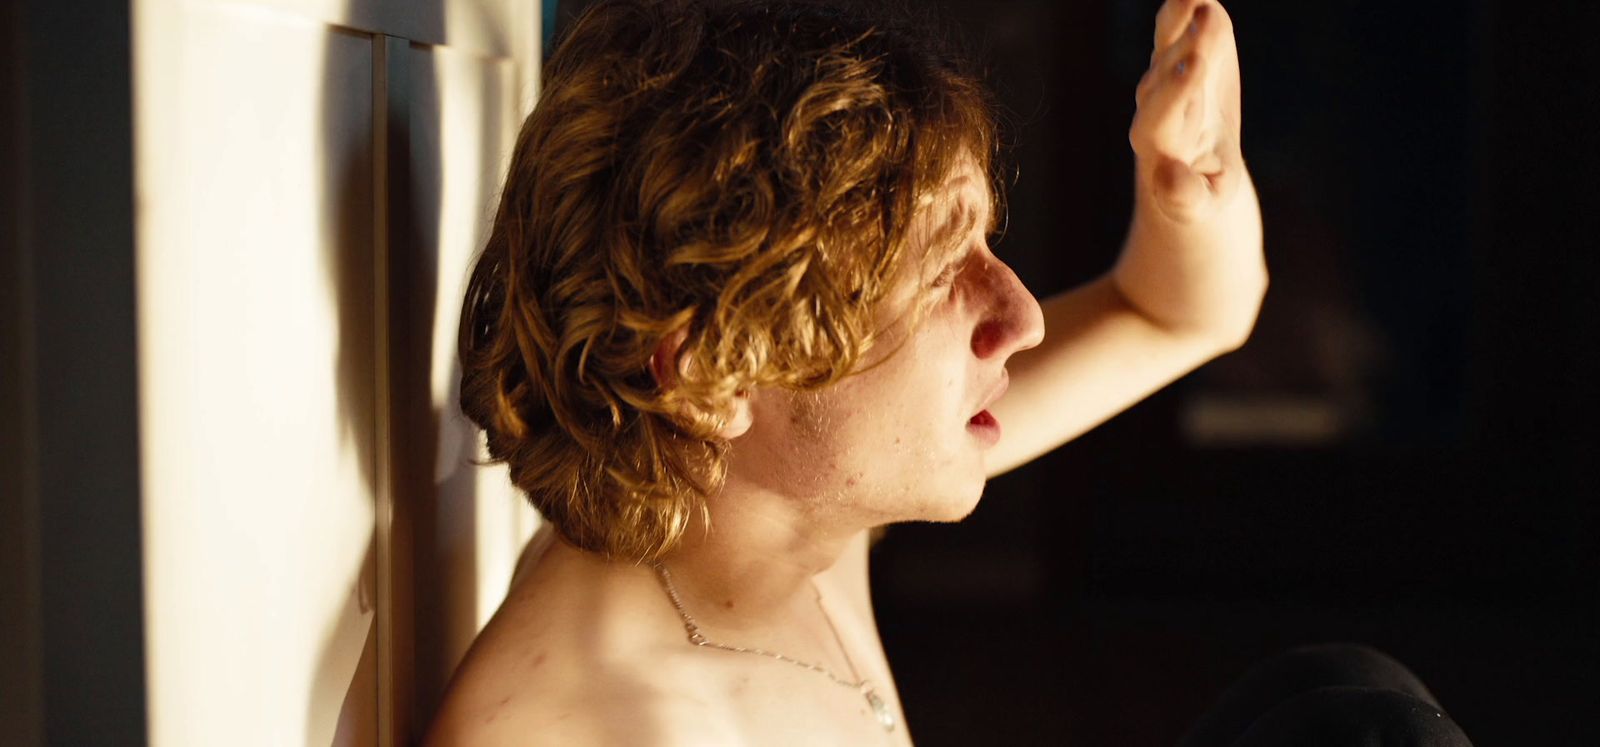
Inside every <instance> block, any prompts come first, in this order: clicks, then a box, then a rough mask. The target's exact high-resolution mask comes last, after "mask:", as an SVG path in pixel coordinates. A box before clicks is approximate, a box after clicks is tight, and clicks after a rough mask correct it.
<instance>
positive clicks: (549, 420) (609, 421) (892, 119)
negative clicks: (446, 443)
mask: <svg viewBox="0 0 1600 747" xmlns="http://www.w3.org/2000/svg"><path fill="white" fill-rule="evenodd" d="M937 41H938V39H937V38H936V37H932V36H929V35H925V34H919V33H915V32H912V31H909V30H908V29H906V28H903V27H901V26H900V25H898V24H897V23H895V22H890V21H886V20H883V19H877V18H869V17H866V16H862V15H859V14H857V13H856V12H854V11H846V10H842V9H840V8H837V7H834V6H831V5H824V4H820V3H815V2H793V3H770V2H764V3H727V2H709V1H708V2H679V1H675V0H669V1H667V2H601V3H599V4H598V5H596V6H595V7H593V8H591V9H590V10H589V11H588V12H587V13H585V15H584V16H583V17H582V18H581V19H579V20H578V21H577V22H576V23H575V24H574V26H573V27H572V29H571V31H570V33H568V35H567V36H566V38H565V39H564V40H563V41H562V42H561V43H560V44H559V46H558V47H557V49H556V52H555V53H554V55H552V57H551V59H550V60H549V62H548V63H547V64H546V67H545V80H544V89H543V92H542V94H541V98H540V101H539V104H538V106H537V107H536V108H535V110H534V112H533V113H532V114H531V115H530V116H529V117H528V119H527V121H526V123H525V124H524V126H523V129H522V132H521V134H520V136H519V137H518V141H517V146H516V151H515V153H514V155H513V158H512V164H511V168H510V172H509V174H508V175H507V178H506V184H505V188H504V190H503V193H502V197H501V203H500V207H499V211H498V213H497V215H496V217H495V221H494V225H493V229H492V231H491V235H490V238H489V241H488V244H487V246H486V247H485V249H484V252H483V254H482V256H481V257H480V258H479V260H478V262H477V265H476V267H475V268H474V271H473V273H472V278H471V282H470V285H469V287H468V291H467V295H466V301H465V304H464V308H463V312H462V319H461V336H460V348H461V350H460V352H461V362H462V367H463V374H462V394H461V402H462V407H463V409H464V410H465V412H466V413H467V414H468V415H469V416H470V417H471V418H472V419H473V420H474V421H476V422H477V423H478V424H479V425H480V426H482V427H483V428H484V429H485V430H486V431H487V433H488V445H489V452H490V455H491V457H492V458H493V459H494V460H496V461H504V462H506V463H507V464H508V466H509V467H510V470H511V478H512V481H513V482H514V483H515V484H517V485H518V486H519V487H520V488H522V489H523V490H525V491H526V492H527V493H528V495H529V497H530V498H531V499H532V501H533V503H534V505H535V506H536V507H538V508H539V510H540V511H541V512H542V513H543V514H544V515H545V516H546V517H547V518H548V519H549V520H550V521H551V522H552V523H553V524H554V525H555V526H556V528H557V529H558V530H559V531H560V532H561V533H562V534H563V535H564V536H565V537H566V538H567V539H568V540H569V541H571V542H573V543H574V544H576V545H578V546H580V547H584V548H586V549H589V550H593V551H596V552H601V553H605V554H608V555H614V556H618V557H627V558H647V557H652V556H655V555H657V554H659V553H661V552H663V551H664V550H665V549H667V548H668V547H670V546H671V545H672V544H673V543H674V542H675V541H676V539H677V537H678V536H679V535H680V534H681V533H682V531H683V529H684V527H685V526H686V525H687V523H688V519H689V517H690V516H691V515H692V514H693V512H695V511H696V510H700V509H701V508H702V507H703V506H704V499H705V497H706V496H708V495H710V494H713V493H715V492H716V491H717V490H718V489H719V488H720V487H721V485H722V484H723V481H724V479H726V478H727V477H728V474H729V469H730V461H733V462H738V464H734V465H732V468H733V469H734V470H735V471H736V472H745V471H748V472H750V473H751V474H756V473H758V472H760V471H761V470H760V469H757V468H756V465H754V464H752V463H751V461H750V460H752V459H757V458H760V456H759V455H760V454H761V453H762V452H763V451H774V453H772V454H770V456H772V457H775V458H779V457H781V458H782V460H784V461H780V462H778V463H777V464H778V466H784V465H787V467H786V469H788V470H789V471H791V472H794V473H796V474H798V473H801V472H804V471H805V469H806V465H805V464H804V462H805V461H808V460H815V459H819V458H828V454H829V453H830V452H832V453H835V454H838V455H841V456H840V457H839V458H846V459H849V460H856V461H859V460H860V459H861V458H862V457H863V456H865V455H852V454H851V453H849V452H853V451H854V450H856V449H857V447H860V446H864V445H867V444H868V443H870V441H872V440H873V439H876V438H878V437H880V436H882V437H885V438H890V439H891V440H892V438H894V436H892V435H887V434H888V433H889V431H892V430H895V429H902V430H906V429H909V431H908V432H907V433H904V434H901V435H900V436H899V438H900V439H901V442H900V443H901V444H902V445H903V448H900V449H899V451H896V452H893V453H895V454H897V455H898V456H897V457H896V459H895V460H894V461H893V464H894V465H897V466H896V467H895V469H894V470H890V471H893V472H905V471H906V469H908V468H910V467H912V466H914V465H915V464H917V463H919V461H918V460H920V462H921V463H922V464H923V466H922V468H921V469H920V472H921V473H922V474H943V473H940V472H939V470H940V469H945V470H948V469H954V468H951V467H949V465H950V464H951V463H952V460H956V461H959V460H967V462H971V461H972V460H974V459H976V460H977V463H978V464H979V466H980V467H981V458H979V457H977V456H976V452H974V451H972V450H971V449H968V450H967V451H964V452H961V454H965V456H963V455H958V454H957V452H960V451H961V448H960V447H958V446H957V445H956V444H955V443H954V442H952V441H951V439H950V438H949V436H950V434H949V433H946V432H944V431H942V430H941V431H939V435H938V437H937V438H930V437H929V435H928V433H926V432H924V431H926V430H928V429H942V428H945V427H946V426H947V425H948V424H947V423H944V422H940V423H938V424H930V423H929V422H928V421H931V420H932V419H934V418H935V417H937V418H940V419H947V418H948V416H953V415H955V414H957V413H958V411H960V410H961V409H962V408H971V410H972V412H976V411H977V409H978V408H979V407H981V406H982V404H984V403H983V402H981V401H978V400H980V399H981V398H982V397H984V396H986V395H987V394H988V393H990V392H992V389H993V387H994V386H995V385H996V383H997V382H998V381H1000V377H1001V376H1002V369H1001V366H1002V365H1003V364H1004V357H1005V356H1006V355H1009V353H1010V352H1012V351H1014V350H1015V349H1017V348H1019V347H1022V346H1025V345H1026V344H1031V343H1030V342H1029V339H1030V337H1031V338H1032V339H1033V341H1036V338H1037V331H1038V330H1037V328H1038V325H1039V322H1038V320H1037V316H1038V308H1037V305H1036V304H1034V303H1033V301H1032V298H1031V297H1030V296H1027V293H1026V291H1024V290H1022V289H1021V286H1020V284H1018V283H1017V282H1016V279H1015V277H1014V276H1012V275H1011V274H1010V271H1009V270H1007V269H1005V267H1004V265H1001V264H999V263H998V261H996V260H994V258H993V255H991V254H989V253H988V249H987V246H985V245H983V237H984V228H985V227H986V226H985V225H983V223H982V222H981V221H983V216H986V215H992V214H993V210H994V209H995V205H994V203H995V202H996V200H995V199H994V198H993V192H992V189H991V186H990V185H991V183H992V180H991V179H990V169H991V162H990V159H991V156H992V153H993V150H994V132H993V123H992V119H991V115H990V111H989V108H988V105H987V102H986V100H985V97H984V95H983V94H982V92H981V89H980V88H979V86H978V85H977V83H976V81H975V80H974V79H973V78H972V77H970V76H969V75H968V74H967V73H965V72H963V70H962V69H960V67H959V63H958V62H956V61H955V58H953V57H951V56H950V55H949V54H948V51H947V50H944V49H941V48H939V47H936V46H931V45H933V44H935V43H936V42H937ZM951 216H957V217H961V216H975V217H976V218H977V219H978V220H979V221H980V223H978V224H975V225H968V224H967V223H966V222H964V221H959V220H958V221H956V222H954V223H950V222H949V221H946V220H945V219H946V218H949V217H951ZM946 224H948V225H946ZM941 227H942V228H941ZM949 260H958V261H956V262H955V263H954V264H953V265H952V264H950V262H949ZM950 267H954V268H955V269H954V270H953V271H951V272H946V273H945V276H946V277H945V278H941V279H939V281H937V282H936V281H935V279H934V275H933V273H936V272H938V271H941V270H946V269H949V268H950ZM943 280H950V281H951V282H950V283H943V282H942V281H943ZM941 294H947V295H946V296H945V297H944V298H943V299H941ZM951 297H959V298H960V299H961V300H960V301H952V300H950V298H951ZM1030 305H1031V306H1030ZM952 309H956V311H952ZM939 325H944V326H939ZM962 325H966V329H965V330H964V331H963V330H962V329H960V327H961V326H962ZM935 330H938V331H939V334H936V335H929V334H927V333H928V332H930V331H935ZM963 346H964V347H963ZM957 348H960V349H957ZM652 363H654V365H652ZM924 388H931V389H930V391H928V392H926V393H918V392H916V391H914V390H920V389H924ZM908 390H913V391H908ZM908 394H911V395H913V396H912V397H908V396H907V395H908ZM891 395H898V396H891ZM885 397H887V399H885ZM914 399H920V400H922V401H924V402H926V403H929V404H932V405H936V406H935V407H933V408H931V409H928V410H927V411H925V412H913V411H911V410H910V409H907V408H909V407H910V406H911V404H912V403H913V402H914ZM969 400H970V401H969ZM873 402H878V403H880V404H881V405H882V406H883V407H884V408H888V409H892V410H894V412H895V415H894V417H891V418H887V419H886V418H883V417H880V415H882V414H883V413H882V412H880V411H874V415H873V417H871V418H863V417H861V415H862V413H863V412H866V411H867V410H869V409H871V408H872V407H873ZM902 410H904V411H902ZM934 410H937V411H936V412H935V411H934ZM947 411H948V412H947ZM972 412H969V413H966V415H968V416H970V415H971V414H972ZM963 417H965V416H963ZM845 420H848V421H849V422H843V421H845ZM752 421H753V425H750V426H749V430H748V431H745V430H744V429H743V426H742V425H739V424H742V423H750V422H752ZM874 423H875V424H876V425H872V424H874ZM864 425H867V426H871V427H866V428H864V429H863V427H862V426H864ZM966 425H967V424H966V423H965V422H961V423H960V424H959V425H958V426H957V427H956V431H955V432H956V433H959V434H961V435H968V434H967V433H966V432H965V430H964V429H965V428H966ZM910 431H915V432H914V433H913V432H910ZM837 436H844V438H839V437H837ZM735 437H736V440H737V441H738V443H737V445H736V446H730V439H734V438H735ZM793 439H802V440H806V439H809V440H810V442H812V445H813V446H814V447H815V448H811V449H806V448H796V447H797V446H798V444H796V443H795V442H794V441H793ZM877 445H878V446H881V447H882V448H883V449H885V450H893V449H895V448H896V445H895V444H893V443H880V444H877ZM967 446H971V445H970V444H968V445H967ZM780 449H781V450H783V453H782V454H778V453H776V452H775V450H780ZM884 453H885V454H888V453H891V452H890V451H885V452H884ZM834 462H835V466H838V463H839V459H838V458H836V459H834ZM852 463H853V462H852ZM939 465H943V466H939ZM813 466H814V467H816V468H825V467H827V464H817V465H813ZM746 467H748V468H750V469H748V470H746V469H745V468H746ZM936 467H937V469H936ZM959 471H961V473H962V474H963V475H966V474H969V473H971V472H972V470H971V469H970V466H969V467H965V468H961V469H960V470H959ZM976 475H977V476H976V480H977V485H976V486H975V489H976V487H981V481H982V473H981V470H980V471H978V472H977V473H976ZM836 476H837V478H838V479H837V480H836V481H833V482H829V483H827V485H820V484H819V485H818V486H817V487H818V488H819V489H823V490H828V491H833V492H832V493H829V495H835V496H837V495H845V494H851V491H850V490H848V489H849V488H853V487H854V486H855V485H858V484H860V483H861V481H862V480H867V481H868V482H869V483H870V484H871V485H872V486H873V487H874V490H877V491H878V492H879V493H881V492H882V490H887V485H888V483H889V482H891V481H892V480H893V475H890V474H886V471H882V470H879V471H874V470H872V469H870V468H869V467H868V466H867V465H864V464H861V465H858V467H857V468H856V469H853V470H852V469H846V470H842V471H839V472H838V474H837V475H836ZM945 477H947V478H948V477H951V475H950V474H945ZM968 479H970V478H968ZM852 480H853V481H854V482H852ZM834 482H836V483H837V485H835V484H834ZM917 484H920V483H917ZM915 487H916V484H913V485H912V486H911V488H912V489H915ZM902 489H904V488H902ZM839 490H843V491H844V492H843V493H839V492H838V491H839ZM862 494H863V495H866V493H862ZM877 494H878V493H872V494H871V495H877ZM972 498H973V499H974V500H975V498H976V495H975V493H974V494H973V495H972ZM941 506H942V508H941V509H940V510H939V511H938V512H937V513H940V514H941V515H942V514H954V513H964V512H965V511H957V510H954V509H952V508H950V507H949V506H944V505H943V504H941ZM903 508H904V507H903ZM967 508H968V509H970V505H968V506H967ZM900 513H904V511H898V512H897V511H888V510H886V511H885V515H884V518H885V519H898V518H938V517H934V516H926V517H918V516H909V515H899V514H900ZM924 513H927V511H925V512H924Z"/></svg>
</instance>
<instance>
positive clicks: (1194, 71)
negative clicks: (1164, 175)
mask: <svg viewBox="0 0 1600 747" xmlns="http://www.w3.org/2000/svg"><path fill="white" fill-rule="evenodd" d="M1206 65H1207V60H1206V58H1205V57H1204V56H1203V55H1200V54H1197V53H1195V52H1193V51H1190V52H1188V53H1187V54H1185V55H1183V56H1181V57H1179V58H1178V59H1177V60H1176V61H1175V62H1173V63H1172V64H1171V65H1169V66H1167V67H1166V68H1163V69H1157V70H1152V71H1151V75H1150V78H1151V82H1150V83H1149V85H1148V88H1145V89H1144V90H1143V91H1142V92H1141V100H1140V102H1139V109H1138V111H1137V112H1136V113H1135V114H1134V117H1133V127H1132V128H1131V131H1130V133H1129V140H1130V142H1131V143H1132V145H1133V148H1134V151H1135V152H1137V153H1138V154H1139V155H1141V156H1152V155H1157V154H1159V155H1164V156H1167V157H1171V158H1179V159H1182V160H1184V161H1186V162H1187V161H1189V160H1191V159H1193V158H1194V157H1195V156H1196V154H1197V148H1198V147H1199V146H1200V135H1201V133H1202V132H1203V131H1204V129H1205V125H1206V118H1207V111H1206V105H1207V103H1208V102H1207V101H1206V91H1205V78H1206Z"/></svg>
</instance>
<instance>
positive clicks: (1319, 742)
mask: <svg viewBox="0 0 1600 747" xmlns="http://www.w3.org/2000/svg"><path fill="white" fill-rule="evenodd" d="M1471 744H1472V743H1471V742H1470V741H1469V740H1468V739H1467V737H1466V735H1465V734H1463V733H1462V732H1461V729H1460V727H1458V726H1456V723H1455V721H1454V720H1452V719H1451V718H1450V715H1449V714H1448V713H1446V712H1445V711H1444V709H1443V708H1442V707H1440V706H1439V702H1438V700H1437V699H1435V698H1434V697H1433V693H1430V692H1428V688H1427V687H1426V686H1424V685H1423V684H1422V681H1421V680H1419V679H1417V676H1416V675H1415V674H1412V673H1411V671H1410V670H1408V669H1406V668H1405V666H1403V665H1402V664H1400V663H1399V662H1397V661H1395V660H1394V659H1392V658H1390V657H1389V656H1388V655H1386V654H1384V653H1383V652H1381V651H1378V650H1376V649H1373V648H1371V647H1368V646H1361V645H1356V644H1323V645H1318V646H1307V647H1304V648H1297V649H1294V650H1291V651H1289V652H1288V653H1285V654H1283V655H1281V656H1278V657H1277V658H1274V659H1271V660H1269V661H1267V662H1265V663H1263V664H1261V665H1258V666H1257V667H1255V668H1254V669H1252V670H1250V671H1249V672H1247V673H1246V674H1245V675H1244V676H1243V677H1241V678H1240V679H1239V681H1238V682H1236V683H1234V685H1233V686H1232V687H1230V688H1228V690H1227V691H1226V692H1224V693H1223V694H1222V697H1221V698H1220V699H1219V700H1218V701H1217V704H1216V705H1215V706H1213V707H1212V708H1211V710H1210V711H1207V712H1206V714H1205V715H1204V716H1202V717H1201V719H1200V721H1199V722H1198V723H1196V724H1195V727H1194V729H1192V730H1191V731H1190V732H1189V734H1188V735H1187V736H1185V737H1184V738H1183V741H1181V742H1180V743H1179V747H1290V746H1291V745H1292V746H1293V747H1471Z"/></svg>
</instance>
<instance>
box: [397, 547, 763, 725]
mask: <svg viewBox="0 0 1600 747" xmlns="http://www.w3.org/2000/svg"><path fill="white" fill-rule="evenodd" d="M553 554H554V555H556V556H557V557H545V558H540V559H537V560H535V561H534V562H532V563H529V564H526V565H525V567H524V568H523V569H522V570H521V571H520V572H519V574H518V579H517V581H516V582H515V584H514V586H513V588H512V590H511V593H510V594H508V595H507V597H506V600H505V602H504V603H502V604H501V606H500V609H499V610H498V611H497V612H496V613H495V615H494V617H493V618H492V619H491V620H490V622H489V624H488V625H487V626H485V628H484V630H483V632H482V633H480V634H479V635H478V638H477V640H475V641H474V642H473V644H472V648H471V650H470V651H468V652H467V655H466V657H465V658H464V660H463V661H462V663H461V666H460V667H459V668H458V669H457V671H456V675H455V677H454V678H453V679H452V681H451V684H450V688H449V691H448V692H447V693H446V695H445V700H444V703H443V704H442V705H441V707H440V710H439V713H438V715H437V716H436V717H435V720H434V723H433V726H432V728H431V729H430V730H429V735H428V739H427V741H426V742H425V745H426V747H452V746H454V745H483V746H484V747H494V746H495V745H502V744H504V745H519V746H520V745H540V744H559V745H612V744H629V745H633V744H639V745H678V744H685V745H688V744H694V745H701V744H704V745H721V744H736V743H738V742H739V741H740V740H739V739H738V738H737V735H736V734H735V733H734V730H733V729H731V728H730V727H729V726H728V724H729V723H730V722H729V720H728V718H727V715H728V714H726V713H723V712H721V711H720V710H718V708H717V707H716V706H715V705H714V703H713V700H712V699H709V698H700V697H696V696H695V693H696V692H698V690H697V688H694V687H692V686H689V685H692V683H693V681H694V677H693V676H692V675H691V674H690V673H688V672H683V671H678V670H679V669H680V667H678V666H677V664H676V662H678V661H679V660H681V658H682V657H681V652H679V651H677V649H679V648H680V647H681V639H680V638H678V637H677V631H679V630H681V628H679V627H677V625H676V623H677V621H676V619H675V617H673V615H674V614H675V613H673V612H672V610H671V608H670V607H669V606H666V604H665V602H661V601H659V600H656V599H655V595H656V593H658V592H657V590H656V589H655V588H654V587H653V586H649V585H648V584H650V583H651V578H650V577H649V576H648V575H646V577H645V580H644V583H645V584H646V586H645V587H644V592H645V594H646V598H647V599H648V600H649V601H651V602H655V604H651V605H648V606H647V607H645V609H642V610H636V613H635V614H628V615H616V614H604V613H603V612H602V611H603V610H606V609H609V608H616V607H618V606H626V607H628V608H630V609H632V608H633V607H634V605H632V604H629V600H630V595H629V594H628V589H627V588H626V584H624V585H623V588H622V590H621V592H620V593H616V594H597V593H596V592H595V591H594V590H595V589H596V588H597V587H599V586H601V584H597V583H594V582H593V579H592V578H591V579H589V580H587V581H586V580H585V575H586V573H587V570H588V569H585V568H583V567H574V565H573V564H572V563H571V562H568V561H569V560H570V558H565V559H564V558H563V557H562V556H561V553H560V551H557V552H556V553H553ZM613 611H615V610H614V609H613Z"/></svg>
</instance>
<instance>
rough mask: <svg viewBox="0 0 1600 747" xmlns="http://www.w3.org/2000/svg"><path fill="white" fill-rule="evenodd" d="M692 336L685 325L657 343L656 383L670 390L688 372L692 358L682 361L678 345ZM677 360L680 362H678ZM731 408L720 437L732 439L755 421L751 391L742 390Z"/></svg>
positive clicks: (653, 355)
mask: <svg viewBox="0 0 1600 747" xmlns="http://www.w3.org/2000/svg"><path fill="white" fill-rule="evenodd" d="M687 339H689V328H687V327H682V328H679V329H678V330H676V331H674V332H673V333H672V334H669V335H667V336H666V337H663V338H661V342H659V343H656V349H655V352H653V353H651V354H650V375H651V376H652V377H654V378H655V380H656V386H658V387H660V388H661V389H662V391H666V390H668V389H671V388H673V387H675V386H677V385H678V380H679V379H680V378H682V376H683V374H684V373H686V372H687V370H688V368H687V367H688V365H689V362H688V361H687V360H685V361H678V349H679V348H682V347H683V341H684V340H687ZM674 362H677V365H674ZM728 404H729V409H728V411H727V412H725V413H723V415H722V417H721V418H720V419H719V422H721V423H722V425H721V426H720V427H719V428H717V437H718V438H721V439H723V440H726V441H732V440H733V439H735V438H738V437H740V436H742V435H744V433H745V431H748V430H750V424H751V422H752V421H753V418H752V416H751V412H750V393H749V392H748V391H746V390H743V389H741V390H739V392H738V393H736V394H735V395H734V397H733V401H732V402H729V403H728Z"/></svg>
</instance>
